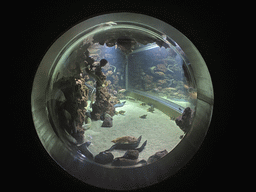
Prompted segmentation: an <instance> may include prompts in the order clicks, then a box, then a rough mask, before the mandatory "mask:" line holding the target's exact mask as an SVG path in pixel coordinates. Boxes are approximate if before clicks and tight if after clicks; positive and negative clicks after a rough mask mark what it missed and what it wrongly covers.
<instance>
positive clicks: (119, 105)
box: [114, 101, 126, 108]
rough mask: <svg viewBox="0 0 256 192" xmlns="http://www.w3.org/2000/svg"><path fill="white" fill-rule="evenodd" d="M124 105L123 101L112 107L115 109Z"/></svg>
mask: <svg viewBox="0 0 256 192" xmlns="http://www.w3.org/2000/svg"><path fill="white" fill-rule="evenodd" d="M125 103H126V101H124V102H122V103H117V104H115V105H114V107H115V108H117V107H123V106H124V104H125Z"/></svg>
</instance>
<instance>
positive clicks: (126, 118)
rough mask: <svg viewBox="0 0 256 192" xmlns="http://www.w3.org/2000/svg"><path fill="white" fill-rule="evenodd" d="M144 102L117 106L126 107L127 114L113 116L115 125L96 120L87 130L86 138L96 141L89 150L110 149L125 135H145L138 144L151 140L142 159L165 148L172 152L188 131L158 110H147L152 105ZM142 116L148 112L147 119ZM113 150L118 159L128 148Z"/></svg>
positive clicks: (119, 108)
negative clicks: (117, 139) (116, 140)
mask: <svg viewBox="0 0 256 192" xmlns="http://www.w3.org/2000/svg"><path fill="white" fill-rule="evenodd" d="M122 101H124V100H122ZM122 101H121V102H122ZM140 104H141V102H140V101H130V100H126V103H125V105H124V106H123V107H118V108H116V111H120V110H124V111H125V114H124V115H120V114H119V115H115V116H114V117H113V127H110V128H107V127H101V125H102V122H103V121H101V120H98V121H92V125H91V128H90V129H89V130H86V131H85V140H86V141H91V142H92V143H91V145H90V146H89V149H90V150H91V152H92V153H93V154H94V155H97V154H98V153H100V152H101V151H105V150H107V149H109V148H110V147H111V146H112V145H113V144H114V143H112V142H111V141H112V140H113V139H116V138H118V137H123V136H134V137H137V138H138V137H139V136H141V135H142V138H141V142H140V145H139V146H138V147H140V146H141V145H142V143H144V141H146V140H147V145H146V147H145V148H144V150H143V151H142V152H140V154H139V160H142V159H145V160H147V159H148V158H149V157H150V156H151V155H153V154H155V153H156V152H157V151H161V150H164V149H166V150H167V151H168V152H170V151H171V150H172V149H173V148H174V147H175V146H176V145H177V144H178V143H179V142H180V141H181V139H180V136H181V135H183V134H184V133H183V131H182V130H181V129H180V128H179V127H178V126H177V125H176V123H175V122H174V121H173V120H170V117H168V116H167V115H165V114H164V113H162V112H161V111H160V110H158V109H155V111H154V112H153V113H151V112H147V109H148V108H149V106H148V105H146V106H141V105H140ZM142 115H147V117H146V119H141V118H139V116H142ZM111 152H112V154H113V155H114V157H115V158H116V157H121V156H123V155H124V153H125V152H126V151H125V150H113V151H111Z"/></svg>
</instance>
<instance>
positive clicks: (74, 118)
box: [31, 13, 214, 190]
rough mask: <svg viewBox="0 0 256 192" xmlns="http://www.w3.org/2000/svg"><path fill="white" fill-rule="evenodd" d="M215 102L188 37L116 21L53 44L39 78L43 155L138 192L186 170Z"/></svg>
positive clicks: (110, 185) (97, 21) (127, 19)
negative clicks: (45, 153)
mask: <svg viewBox="0 0 256 192" xmlns="http://www.w3.org/2000/svg"><path fill="white" fill-rule="evenodd" d="M213 101H214V99H213V86H212V81H211V77H210V74H209V71H208V69H207V66H206V64H205V62H204V60H203V58H202V56H201V55H200V53H199V51H198V50H197V49H196V47H195V46H194V45H193V44H192V43H191V42H190V41H189V40H188V39H187V38H186V37H185V36H184V35H183V34H182V33H181V32H179V31H178V30H176V29H175V28H173V27H172V26H170V25H169V24H167V23H165V22H163V21H160V20H158V19H156V18H153V17H150V16H146V15H141V14H134V13H112V14H105V15H101V16H97V17H93V18H91V19H88V20H86V21H83V22H81V23H79V24H77V25H76V26H74V27H73V28H71V29H69V30H68V31H67V32H65V33H64V34H63V35H62V36H61V37H59V39H57V40H56V41H55V42H54V44H53V45H52V46H51V47H50V48H49V50H48V51H47V53H46V54H45V56H44V57H43V59H42V61H41V63H40V66H39V67H38V70H37V72H36V75H35V78H34V82H33V89H32V94H31V109H32V115H33V120H34V125H35V129H36V131H37V134H38V136H39V139H40V141H41V143H42V144H43V147H44V148H45V150H46V151H47V152H48V153H49V155H50V156H51V157H52V158H53V159H54V160H55V161H56V163H57V164H58V165H60V166H61V167H62V168H63V169H64V170H65V171H67V172H68V173H69V174H70V175H72V176H74V177H76V178H77V179H79V180H81V181H83V182H85V183H87V184H90V185H93V186H96V187H100V188H105V189H121V190H131V189H137V188H142V187H146V186H149V185H152V184H155V183H158V182H160V181H162V180H164V179H166V178H167V177H170V176H172V175H174V174H175V173H176V172H177V171H178V170H179V169H181V168H182V167H183V166H184V165H186V163H187V162H188V161H189V160H190V159H191V158H192V157H193V155H194V154H195V153H196V152H197V150H198V148H199V146H200V145H201V143H202V142H203V140H204V138H205V135H206V133H207V130H208V127H209V124H210V121H211V116H212V111H213ZM159 178H161V179H159Z"/></svg>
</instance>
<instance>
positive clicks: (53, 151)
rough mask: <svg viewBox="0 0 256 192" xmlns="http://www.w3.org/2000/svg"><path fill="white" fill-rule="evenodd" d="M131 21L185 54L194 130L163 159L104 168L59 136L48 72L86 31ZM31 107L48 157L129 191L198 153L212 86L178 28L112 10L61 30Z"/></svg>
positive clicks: (91, 180) (98, 182)
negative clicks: (193, 92)
mask: <svg viewBox="0 0 256 192" xmlns="http://www.w3.org/2000/svg"><path fill="white" fill-rule="evenodd" d="M109 21H113V22H118V21H131V22H138V23H142V24H145V25H148V26H150V27H152V28H154V29H157V30H159V31H160V32H162V33H164V34H166V35H167V36H169V37H171V38H172V39H173V40H174V41H175V42H176V43H177V44H178V45H179V46H180V47H181V49H182V50H183V51H184V52H185V54H186V55H187V57H188V60H189V62H190V64H191V65H190V67H191V69H192V70H193V76H194V78H195V81H196V86H197V94H198V101H197V107H196V113H195V117H194V118H195V119H194V121H193V125H192V128H191V129H190V131H189V132H188V133H187V134H186V135H185V137H184V138H183V139H182V140H181V142H180V143H179V144H178V145H177V146H176V147H175V148H174V149H173V150H172V151H171V152H170V153H169V154H167V155H166V156H165V157H164V158H162V159H160V160H159V161H157V162H155V163H152V164H149V165H147V166H142V167H120V168H117V167H113V168H111V167H106V166H102V165H100V164H96V163H93V162H91V161H89V160H86V159H84V158H81V157H80V156H79V155H78V154H77V152H75V151H71V150H70V149H68V148H67V147H66V145H64V143H63V142H62V141H61V140H60V138H58V136H57V135H56V134H55V132H54V130H53V129H52V127H51V123H50V122H49V119H48V117H47V116H48V111H47V109H46V102H47V101H46V97H45V94H46V87H47V83H48V79H49V78H50V76H49V71H50V69H51V66H52V64H53V63H54V61H55V59H56V57H57V56H58V54H59V53H60V51H61V50H62V48H63V47H64V46H65V45H66V44H67V43H68V42H69V41H70V40H71V39H73V38H74V37H75V36H77V35H78V34H80V33H81V32H83V31H84V30H86V29H88V28H90V27H93V26H95V25H98V24H100V23H105V22H109ZM31 108H32V115H33V120H34V124H35V128H36V131H37V134H38V136H39V138H40V140H41V142H42V144H43V146H44V148H45V149H46V151H47V152H48V153H49V155H50V156H51V157H52V158H53V159H54V160H55V161H56V162H57V163H58V164H59V165H60V166H61V167H62V168H63V169H65V170H66V171H67V172H68V173H70V174H71V175H73V176H74V177H76V178H78V179H80V180H82V181H84V182H85V183H88V184H90V185H94V186H97V187H100V188H107V189H121V190H130V189H136V188H141V187H146V186H149V185H152V184H154V183H157V182H159V181H161V180H164V179H165V178H167V177H169V176H171V175H173V174H175V173H176V172H177V171H178V170H179V169H180V168H182V167H183V166H184V165H185V164H186V163H187V162H188V161H189V160H190V159H191V158H192V156H193V155H194V154H195V153H196V151H197V150H198V148H199V146H200V145H201V143H202V141H203V139H204V137H205V135H206V133H207V130H208V127H209V123H210V120H211V116H212V110H213V87H212V81H211V77H210V74H209V71H208V69H207V66H206V64H205V62H204V60H203V58H202V56H201V55H200V53H199V51H198V50H197V49H196V47H195V46H194V45H193V44H192V43H191V42H190V41H189V40H188V39H187V38H186V37H185V36H184V35H183V34H182V33H180V32H179V31H178V30H176V29H175V28H173V27H171V26H170V25H169V24H167V23H165V22H163V21H160V20H158V19H156V18H153V17H150V16H146V15H141V14H134V13H112V14H105V15H101V16H97V17H94V18H91V19H88V20H86V21H83V22H81V23H79V24H78V25H76V26H74V27H73V28H71V29H70V30H68V31H67V32H66V33H65V34H63V35H62V36H61V37H60V38H59V39H57V40H56V42H55V43H54V44H53V45H52V46H51V47H50V48H49V50H48V51H47V53H46V54H45V56H44V58H43V60H42V62H41V64H40V66H39V68H38V70H37V73H36V75H35V78H34V83H33V89H32V94H31Z"/></svg>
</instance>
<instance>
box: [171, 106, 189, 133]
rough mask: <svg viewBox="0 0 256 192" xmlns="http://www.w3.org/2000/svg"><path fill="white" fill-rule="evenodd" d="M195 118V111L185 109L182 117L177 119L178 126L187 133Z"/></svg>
mask: <svg viewBox="0 0 256 192" xmlns="http://www.w3.org/2000/svg"><path fill="white" fill-rule="evenodd" d="M193 117H194V110H192V109H191V108H190V107H187V108H185V109H184V111H183V113H182V115H181V116H179V117H177V118H176V120H175V122H176V125H178V126H179V127H180V128H181V130H183V131H184V132H185V133H186V132H188V130H189V129H190V127H191V125H192V122H193Z"/></svg>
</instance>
